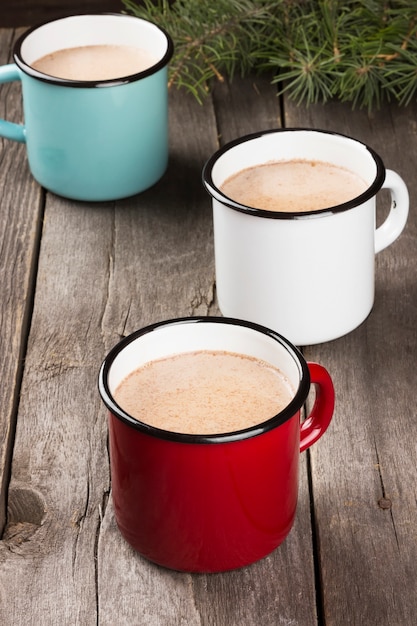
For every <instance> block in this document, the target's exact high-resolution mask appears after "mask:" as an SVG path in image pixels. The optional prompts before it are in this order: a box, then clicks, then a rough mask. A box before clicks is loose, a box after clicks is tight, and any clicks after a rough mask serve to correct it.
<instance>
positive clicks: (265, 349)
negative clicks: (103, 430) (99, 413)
mask: <svg viewBox="0 0 417 626" xmlns="http://www.w3.org/2000/svg"><path fill="white" fill-rule="evenodd" d="M199 350H219V351H223V352H224V351H226V352H233V353H238V354H243V355H247V356H250V357H254V358H256V359H261V360H262V361H266V362H267V363H270V364H271V365H273V366H274V367H276V368H278V369H279V370H280V371H281V372H282V373H283V374H284V375H285V376H286V377H287V379H288V380H289V381H290V383H291V386H292V388H293V390H294V395H293V398H292V400H291V401H290V403H289V404H288V405H287V406H286V407H285V408H284V409H283V410H281V411H280V412H278V413H277V414H276V415H275V416H274V417H272V418H271V419H268V420H266V421H264V420H263V418H262V415H260V416H259V423H258V424H257V425H256V426H253V427H250V428H246V429H244V430H240V431H235V432H226V433H220V434H210V435H195V434H184V433H177V432H173V431H168V430H161V429H158V428H155V427H153V426H149V425H147V424H146V423H143V422H140V421H138V420H137V419H134V418H133V417H131V416H130V415H129V414H128V413H126V412H125V411H124V410H123V409H122V408H121V407H120V406H119V405H118V404H117V402H116V401H115V400H114V396H113V394H114V391H115V389H116V388H117V386H118V385H119V384H120V382H121V381H122V380H123V379H124V378H125V377H126V376H127V375H129V374H130V373H131V372H133V371H134V370H136V369H137V368H139V367H141V366H142V365H143V364H145V363H148V362H150V361H154V360H156V359H160V358H164V357H167V356H170V355H175V354H180V353H183V352H190V351H199ZM311 385H314V387H315V401H314V405H313V407H312V409H311V411H310V413H309V415H308V416H307V418H306V419H305V420H304V421H303V422H301V419H300V412H301V409H302V407H303V405H304V402H305V400H306V398H307V396H308V394H309V391H310V386H311ZM99 392H100V395H101V398H102V400H103V402H104V404H105V405H106V407H107V408H108V409H109V434H110V464H111V476H112V498H113V503H114V510H115V516H116V521H117V524H118V527H119V529H120V532H121V533H122V535H123V537H124V538H125V539H126V540H127V541H128V542H129V544H131V546H133V548H134V549H135V550H137V551H138V552H139V553H140V554H141V555H142V556H144V557H146V558H147V559H149V560H151V561H153V562H155V563H158V564H159V565H163V566H165V567H168V568H170V569H174V570H179V571H186V572H220V571H225V570H230V569H236V568H239V567H242V566H245V565H248V564H250V563H253V562H255V561H257V560H259V559H261V558H263V557H265V556H266V555H268V554H269V553H270V552H272V551H273V550H275V548H277V547H278V546H279V545H280V544H281V543H282V541H284V539H285V538H286V536H287V535H288V533H289V532H290V530H291V527H292V525H293V522H294V517H295V512H296V506H297V496H298V466H299V456H300V452H303V450H305V449H306V448H308V447H309V446H311V445H312V444H313V443H315V442H316V441H317V440H318V439H319V438H320V437H321V436H322V434H323V433H324V432H325V430H326V429H327V427H328V425H329V423H330V421H331V418H332V415H333V408H334V388H333V384H332V380H331V377H330V375H329V373H328V372H327V370H326V369H325V368H324V367H322V366H321V365H318V364H317V363H307V362H306V361H305V360H304V357H303V356H302V354H301V353H300V352H299V351H298V349H297V348H296V347H295V346H293V345H292V344H291V343H290V342H289V341H287V340H286V339H285V338H284V337H282V336H281V335H279V334H278V333H276V332H274V331H272V330H269V329H267V328H265V327H263V326H259V325H257V324H253V323H251V322H246V321H242V320H237V319H232V318H224V317H189V318H181V319H176V320H169V321H165V322H160V323H157V324H153V325H151V326H147V327H145V328H142V329H140V330H138V331H136V332H134V333H133V334H131V335H129V336H128V337H125V338H124V339H123V340H122V341H121V342H120V343H118V344H117V345H116V346H115V347H114V348H113V349H112V350H111V351H110V352H109V354H108V355H107V357H106V358H105V360H104V362H103V364H102V366H101V369H100V374H99Z"/></svg>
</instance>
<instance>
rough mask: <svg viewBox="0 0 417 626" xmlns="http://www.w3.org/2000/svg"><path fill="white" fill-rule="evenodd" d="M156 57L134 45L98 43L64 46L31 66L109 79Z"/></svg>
mask: <svg viewBox="0 0 417 626" xmlns="http://www.w3.org/2000/svg"><path fill="white" fill-rule="evenodd" d="M155 62H156V59H155V58H154V57H153V56H152V55H151V54H149V52H147V51H146V50H142V49H141V48H136V47H135V46H124V45H97V46H80V47H78V48H64V49H62V50H57V51H56V52H53V53H51V54H47V55H46V56H44V57H41V58H40V59H38V60H37V61H35V62H34V63H32V67H33V68H34V69H36V70H38V71H39V72H42V73H43V74H48V75H49V76H55V77H56V78H65V79H67V80H83V81H84V80H85V81H88V80H111V79H112V78H122V77H124V76H130V75H132V74H137V73H139V72H142V71H144V70H146V69H148V68H150V67H152V65H154V64H155Z"/></svg>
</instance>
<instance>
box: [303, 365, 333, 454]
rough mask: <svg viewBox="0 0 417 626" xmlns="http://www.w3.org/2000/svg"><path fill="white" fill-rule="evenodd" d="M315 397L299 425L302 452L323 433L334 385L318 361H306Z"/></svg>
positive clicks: (329, 418) (330, 406) (331, 408)
mask: <svg viewBox="0 0 417 626" xmlns="http://www.w3.org/2000/svg"><path fill="white" fill-rule="evenodd" d="M307 366H308V369H309V371H310V379H311V383H312V384H313V385H315V390H316V397H315V401H314V405H313V408H312V409H311V412H310V414H309V416H308V417H307V418H306V419H305V420H304V422H303V423H302V424H301V427H300V452H304V450H306V449H307V448H309V447H310V446H311V445H313V443H315V442H316V441H317V440H318V439H320V437H321V436H322V435H323V434H324V433H325V431H326V430H327V427H328V426H329V424H330V422H331V419H332V416H333V410H334V387H333V382H332V379H331V378H330V374H329V373H328V371H327V370H326V369H325V368H324V367H323V366H322V365H319V364H318V363H307Z"/></svg>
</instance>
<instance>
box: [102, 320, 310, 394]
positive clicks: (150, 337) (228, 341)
mask: <svg viewBox="0 0 417 626" xmlns="http://www.w3.org/2000/svg"><path fill="white" fill-rule="evenodd" d="M194 350H220V351H228V352H235V353H238V354H245V355H248V356H252V357H256V358H258V359H262V360H263V361H266V362H268V363H270V364H271V365H274V366H275V367H278V368H279V369H280V370H281V371H282V372H283V373H284V374H285V375H286V377H287V378H288V380H289V381H290V383H291V385H292V387H293V389H294V390H297V388H298V386H299V383H300V368H299V364H298V361H296V360H295V357H293V355H292V354H291V353H290V352H289V351H288V350H287V348H286V347H285V346H283V345H282V344H281V343H279V342H278V341H276V340H275V339H273V338H272V337H269V336H268V335H265V334H264V333H261V332H258V331H256V330H253V329H251V328H246V327H245V326H238V325H231V324H222V323H221V322H204V323H196V322H192V323H187V322H183V323H181V324H174V325H167V326H161V327H158V328H157V329H156V330H153V331H151V332H148V333H146V334H144V335H142V336H141V337H138V338H137V339H135V340H133V341H132V342H130V343H129V344H128V345H127V346H126V347H125V348H124V349H123V350H122V351H121V352H119V354H118V355H117V356H116V357H115V359H114V361H113V363H112V365H111V367H110V370H109V378H108V381H109V389H110V392H111V393H114V390H115V389H116V387H117V386H118V384H119V383H120V382H121V381H122V380H123V379H124V378H125V377H126V376H127V375H128V374H130V373H131V372H132V371H134V370H135V369H137V368H138V367H140V366H141V365H143V364H144V363H147V362H149V361H152V360H155V359H160V358H163V357H166V356H170V355H174V354H180V353H183V352H190V351H194Z"/></svg>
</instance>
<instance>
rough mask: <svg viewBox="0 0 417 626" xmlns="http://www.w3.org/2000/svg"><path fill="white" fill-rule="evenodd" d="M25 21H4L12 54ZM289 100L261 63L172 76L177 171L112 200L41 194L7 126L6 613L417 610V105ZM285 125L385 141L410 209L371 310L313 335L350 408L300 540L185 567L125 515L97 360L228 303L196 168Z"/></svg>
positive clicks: (323, 621) (0, 177)
mask: <svg viewBox="0 0 417 626" xmlns="http://www.w3.org/2000/svg"><path fill="white" fill-rule="evenodd" d="M15 36H16V33H15V32H11V31H6V30H3V31H0V55H2V56H0V62H3V63H4V62H6V61H7V59H8V58H9V57H8V55H9V52H10V49H11V45H12V41H13V39H14V37H15ZM281 104H282V103H281V100H280V99H279V98H277V96H276V93H275V90H274V89H273V88H272V87H271V86H270V84H269V81H268V80H267V79H259V78H254V79H247V80H240V79H236V80H234V81H233V82H232V83H231V84H229V83H227V82H224V83H223V84H219V85H217V86H216V89H215V91H214V93H213V96H212V98H209V99H208V100H207V101H206V102H205V103H204V105H203V106H200V105H199V104H197V103H196V102H195V101H194V100H193V99H192V98H191V97H190V96H188V95H187V94H184V93H183V92H176V91H174V92H172V93H171V94H170V132H171V137H170V145H171V154H170V163H169V167H168V170H167V172H166V174H165V176H164V177H163V178H162V179H161V181H159V182H158V183H157V184H156V185H155V186H154V187H153V188H152V189H150V190H148V191H147V192H145V193H143V194H141V195H139V196H136V197H133V198H130V199H126V200H124V201H120V202H116V203H100V204H89V203H81V202H80V203H76V202H70V201H67V200H64V199H62V198H59V197H57V196H54V195H53V194H50V193H46V194H44V192H42V190H41V189H40V188H39V187H38V185H37V184H36V183H35V182H34V181H33V179H32V178H31V176H30V173H29V170H28V167H27V164H26V158H25V150H24V146H21V145H17V144H14V143H13V142H8V141H6V140H4V141H2V143H1V152H0V155H1V164H2V167H1V168H0V211H1V213H0V223H1V230H0V268H1V283H0V289H1V295H2V298H1V299H0V307H1V308H0V331H1V335H0V341H1V348H2V354H3V359H2V362H1V364H0V373H1V376H2V383H3V384H2V386H1V391H0V402H1V407H2V413H1V420H0V472H1V476H2V483H1V503H0V515H2V516H3V518H1V517H0V522H1V519H3V525H4V507H5V505H6V502H7V504H8V514H7V520H6V522H7V523H6V524H5V528H4V532H3V534H2V535H1V540H0V623H1V624H4V625H5V626H11V625H13V626H23V625H24V626H26V625H27V624H30V625H32V624H33V625H36V626H37V625H38V624H42V625H44V624H45V625H46V626H49V625H55V624H60V625H62V624H64V625H67V624H68V625H71V626H73V625H80V626H89V625H90V624H91V625H96V624H99V625H100V626H114V625H117V626H123V625H125V624H126V625H129V626H130V625H133V624H134V625H136V624H139V625H142V624H144V625H145V626H147V625H150V626H153V625H155V626H165V625H166V626H171V625H172V624H187V625H191V626H194V625H195V626H200V625H203V626H213V625H215V626H217V625H219V626H223V624H230V625H231V626H238V625H239V626H240V625H242V624H244V625H245V626H246V625H248V626H252V625H253V626H255V625H256V626H258V625H259V624H262V625H266V626H269V625H271V626H272V625H276V624H286V625H290V624H291V625H296V626H314V625H320V626H324V625H325V626H333V625H335V626H345V625H350V624H352V625H354V626H356V625H360V626H362V625H365V624H366V626H377V625H378V626H379V625H380V624H389V625H390V626H408V624H412V623H414V621H415V612H416V609H417V602H416V590H417V588H416V587H417V585H416V583H417V580H416V579H417V574H416V571H417V570H416V568H415V563H416V560H417V536H416V535H417V531H416V524H415V519H416V486H415V485H416V480H415V478H416V470H415V459H416V458H417V455H416V453H417V450H416V443H415V442H416V441H417V437H416V434H417V433H416V428H417V427H416V420H415V410H414V389H415V370H414V368H413V365H414V359H413V356H414V353H415V350H416V348H417V346H416V342H417V338H416V332H415V329H416V315H417V294H416V286H415V282H416V281H415V276H416V269H417V268H416V263H417V261H416V254H415V241H416V235H417V233H416V229H417V224H416V217H415V215H414V211H413V205H414V201H415V198H416V183H415V176H414V172H415V169H416V159H417V156H416V154H417V153H416V150H415V141H416V134H417V133H416V129H417V127H416V124H415V120H416V119H417V118H416V110H415V108H408V109H406V110H400V109H398V108H396V107H393V106H389V107H388V106H387V107H385V108H384V109H382V110H381V111H379V112H377V113H375V114H374V115H372V116H369V115H368V114H367V113H366V112H363V111H355V112H353V113H352V111H351V110H350V109H349V108H348V107H347V106H345V105H339V104H336V103H334V104H329V105H326V106H325V107H322V106H317V107H311V108H309V109H306V108H301V107H300V108H298V107H295V106H294V105H293V104H292V103H290V102H287V101H285V102H284V108H281ZM0 116H6V117H7V119H13V120H19V119H20V118H21V106H20V88H19V85H17V84H13V85H4V86H2V87H1V91H0ZM282 124H285V125H287V126H312V127H316V128H317V127H323V128H331V129H333V130H339V131H341V132H345V133H348V134H351V135H352V136H355V137H358V138H359V139H362V140H365V141H367V142H368V143H370V144H371V145H372V146H373V147H374V148H375V149H376V150H377V151H378V152H379V153H380V154H381V156H382V157H383V159H384V161H385V163H386V166H387V167H390V168H392V169H395V170H396V171H398V172H399V173H400V174H401V175H402V176H403V177H404V179H405V180H406V182H407V183H408V185H409V188H410V194H411V207H412V209H411V214H410V219H409V223H408V225H407V228H406V230H405V232H404V233H403V235H402V236H401V237H400V238H399V239H398V241H397V242H395V243H394V244H393V245H392V246H390V248H388V249H387V250H385V251H383V252H381V253H380V254H378V255H377V267H376V299H375V306H374V310H373V311H372V313H371V315H370V316H369V318H368V319H367V320H366V322H365V323H364V324H362V325H361V326H360V327H359V328H358V329H357V330H355V331H354V332H352V333H350V334H349V335H347V336H346V337H343V338H341V339H338V340H336V341H334V342H329V343H327V344H322V345H320V346H315V347H306V348H305V350H304V352H305V356H306V357H307V358H308V359H309V360H317V361H319V362H321V363H322V364H323V365H324V366H326V367H327V368H328V370H329V371H330V373H331V374H332V376H333V378H334V381H335V386H336V394H337V405H336V414H335V418H334V421H333V424H332V425H331V427H330V429H329V431H328V432H327V433H326V435H325V436H324V437H323V439H322V440H321V441H320V442H318V443H317V444H316V445H315V446H314V447H313V448H312V449H311V452H308V453H305V454H303V455H302V456H301V468H300V497H299V507H298V513H297V519H296V523H295V525H294V528H293V530H292V532H291V533H290V535H289V537H288V538H287V540H286V541H285V542H284V544H283V545H282V546H280V547H279V548H278V549H277V550H276V551H275V552H274V553H273V554H271V555H270V556H268V557H267V558H265V559H263V560H262V561H260V562H259V563H255V564H254V565H252V566H250V567H247V568H244V569H242V570H238V571H235V572H229V573H225V574H215V575H187V574H180V573H176V572H171V571H168V570H165V569H163V568H160V567H157V566H155V565H153V564H151V563H149V562H147V561H146V560H145V559H143V558H142V557H140V556H139V555H138V554H136V553H134V552H133V550H132V549H131V548H130V547H129V546H128V545H127V544H126V543H125V542H124V540H123V539H122V538H121V536H120V533H119V532H118V530H117V528H116V524H115V520H114V513H113V508H112V502H111V476H110V472H109V459H108V450H107V422H106V419H107V416H106V411H105V409H104V407H103V406H102V404H101V401H100V399H99V396H98V392H97V374H98V369H99V366H100V363H101V361H102V359H103V357H104V356H105V354H106V353H107V351H108V350H109V349H110V348H111V347H112V346H113V345H114V344H115V343H116V342H117V341H118V340H119V339H120V338H121V337H123V336H125V335H127V334H129V333H130V332H132V331H133V330H135V329H136V328H138V327H140V326H143V325H145V324H148V323H151V322H155V321H158V320H162V319H167V318H170V317H176V316H182V315H194V314H202V315H207V314H218V313H219V310H218V307H217V301H216V291H215V275H214V250H213V241H212V239H213V233H212V220H211V206H210V199H209V197H208V195H207V193H206V192H205V190H204V188H203V185H202V183H201V169H202V166H203V164H204V162H205V160H206V159H207V158H208V157H209V156H210V155H211V154H212V152H213V151H214V150H216V149H217V148H218V147H219V146H220V145H222V144H223V143H225V142H226V141H229V140H230V139H233V138H235V137H237V136H239V135H242V134H245V133H248V132H253V131H257V130H261V129H263V128H272V127H276V126H280V125H282ZM380 204H381V206H380V207H379V208H380V211H381V216H380V217H379V220H381V219H383V214H384V212H385V213H386V207H384V206H382V205H383V202H381V203H380ZM312 279H314V277H312ZM32 305H33V306H32ZM306 306H308V303H306ZM23 359H24V360H23ZM9 478H10V484H9Z"/></svg>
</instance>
